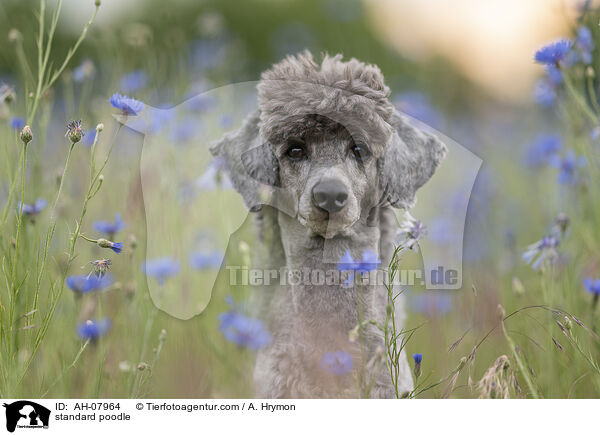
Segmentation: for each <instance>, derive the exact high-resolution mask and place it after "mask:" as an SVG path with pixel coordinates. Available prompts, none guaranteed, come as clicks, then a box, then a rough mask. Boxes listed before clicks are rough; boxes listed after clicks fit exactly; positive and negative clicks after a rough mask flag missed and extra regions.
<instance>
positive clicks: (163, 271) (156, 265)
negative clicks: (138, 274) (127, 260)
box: [142, 257, 181, 285]
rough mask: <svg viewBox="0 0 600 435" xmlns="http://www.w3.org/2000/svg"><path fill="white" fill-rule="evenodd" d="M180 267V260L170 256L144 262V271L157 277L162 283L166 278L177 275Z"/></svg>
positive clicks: (161, 283)
mask: <svg viewBox="0 0 600 435" xmlns="http://www.w3.org/2000/svg"><path fill="white" fill-rule="evenodd" d="M180 269H181V264H180V263H179V261H177V260H174V259H172V258H169V257H163V258H157V259H154V260H149V261H146V262H144V264H142V272H144V273H145V274H146V275H148V276H152V277H154V278H156V280H157V281H158V283H159V284H160V285H163V284H164V283H165V279H167V278H169V277H171V276H175V275H177V274H178V273H179V271H180Z"/></svg>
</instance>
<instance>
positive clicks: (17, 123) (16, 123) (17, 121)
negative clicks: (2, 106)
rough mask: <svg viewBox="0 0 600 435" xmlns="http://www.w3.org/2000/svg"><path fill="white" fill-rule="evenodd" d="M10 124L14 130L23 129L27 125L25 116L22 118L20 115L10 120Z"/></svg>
mask: <svg viewBox="0 0 600 435" xmlns="http://www.w3.org/2000/svg"><path fill="white" fill-rule="evenodd" d="M10 126H11V128H12V129H13V130H17V131H21V130H23V127H25V118H21V117H20V116H15V117H13V119H12V120H11V121H10Z"/></svg>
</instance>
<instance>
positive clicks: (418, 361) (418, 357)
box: [413, 353, 423, 364]
mask: <svg viewBox="0 0 600 435" xmlns="http://www.w3.org/2000/svg"><path fill="white" fill-rule="evenodd" d="M413 359H414V360H415V364H421V361H423V354H421V353H414V354H413Z"/></svg>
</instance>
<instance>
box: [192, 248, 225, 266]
mask: <svg viewBox="0 0 600 435" xmlns="http://www.w3.org/2000/svg"><path fill="white" fill-rule="evenodd" d="M223 255H224V254H223V253H222V252H219V251H213V252H194V253H193V254H192V255H190V265H191V266H192V267H193V268H195V269H218V268H219V267H221V262H222V261H223Z"/></svg>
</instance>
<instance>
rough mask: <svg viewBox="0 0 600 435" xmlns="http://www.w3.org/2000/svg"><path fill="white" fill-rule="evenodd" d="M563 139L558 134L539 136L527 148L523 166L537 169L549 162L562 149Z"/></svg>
mask: <svg viewBox="0 0 600 435" xmlns="http://www.w3.org/2000/svg"><path fill="white" fill-rule="evenodd" d="M562 144H563V139H562V137H561V136H560V135H558V134H539V135H538V136H537V137H536V138H535V139H534V141H533V142H532V144H531V145H530V146H529V149H528V150H527V153H526V155H525V164H526V165H527V166H529V167H539V166H542V165H545V164H547V163H549V162H550V160H551V159H552V158H553V156H555V155H557V153H558V152H559V151H560V149H561V148H562Z"/></svg>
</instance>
